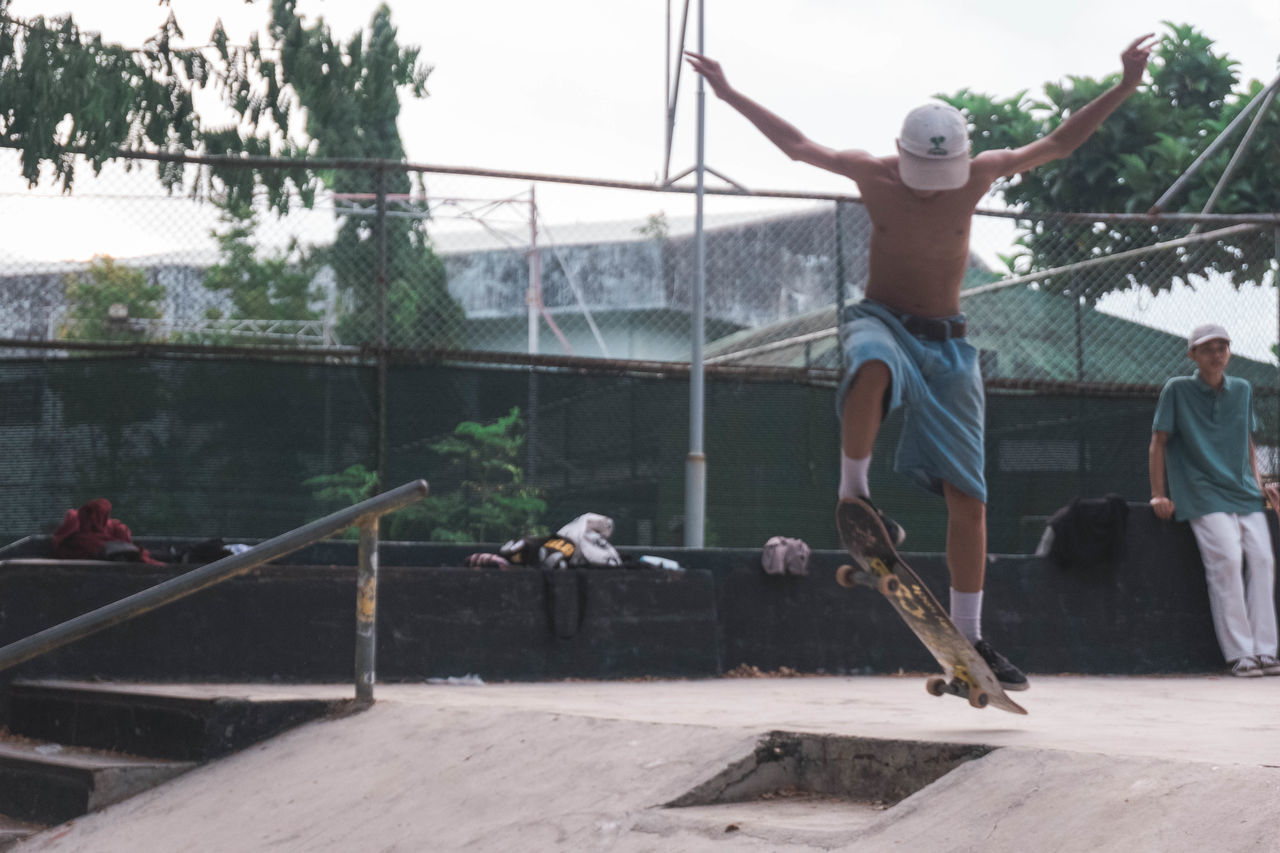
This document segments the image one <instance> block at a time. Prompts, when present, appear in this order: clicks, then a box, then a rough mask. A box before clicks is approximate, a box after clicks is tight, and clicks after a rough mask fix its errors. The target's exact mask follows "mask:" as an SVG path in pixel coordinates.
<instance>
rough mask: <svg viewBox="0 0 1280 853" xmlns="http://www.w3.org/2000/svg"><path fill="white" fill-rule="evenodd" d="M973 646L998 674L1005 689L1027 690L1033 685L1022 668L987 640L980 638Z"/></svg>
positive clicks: (997, 677)
mask: <svg viewBox="0 0 1280 853" xmlns="http://www.w3.org/2000/svg"><path fill="white" fill-rule="evenodd" d="M973 647H974V648H975V649H976V650H977V652H978V654H980V655H982V659H983V660H985V661H986V662H987V666H989V667H991V671H992V672H994V673H995V674H996V680H997V681H999V682H1000V686H1001V687H1003V688H1004V689H1005V690H1026V689H1027V688H1028V687H1030V686H1031V685H1030V684H1028V683H1027V677H1026V676H1025V675H1023V674H1022V670H1020V669H1018V668H1017V667H1016V666H1014V665H1013V664H1011V663H1009V659H1008V658H1006V657H1005V656H1004V655H1002V654H1000V653H999V652H998V651H996V650H995V649H993V648H991V644H990V643H988V642H987V641H986V640H979V641H978V642H976V643H974V644H973Z"/></svg>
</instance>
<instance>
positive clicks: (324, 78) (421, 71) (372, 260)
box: [231, 0, 463, 347]
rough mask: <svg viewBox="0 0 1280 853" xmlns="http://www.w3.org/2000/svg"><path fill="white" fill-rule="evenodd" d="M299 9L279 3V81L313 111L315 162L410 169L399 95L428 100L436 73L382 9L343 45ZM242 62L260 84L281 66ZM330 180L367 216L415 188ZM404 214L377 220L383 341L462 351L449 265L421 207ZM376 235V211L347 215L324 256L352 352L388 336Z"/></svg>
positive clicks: (374, 180) (404, 180)
mask: <svg viewBox="0 0 1280 853" xmlns="http://www.w3.org/2000/svg"><path fill="white" fill-rule="evenodd" d="M295 7H296V0H274V2H273V4H272V18H271V36H272V38H273V40H274V41H275V42H276V43H277V44H278V45H279V46H280V62H279V71H280V74H281V80H282V82H283V83H284V84H285V85H287V86H289V87H291V89H292V90H293V91H294V92H295V93H296V94H297V97H298V101H299V103H300V104H301V105H302V107H303V108H304V109H305V110H306V129H307V134H308V136H309V137H310V138H311V139H312V140H314V142H315V153H316V155H317V156H320V157H331V158H341V159H347V158H351V159H373V160H391V161H399V160H403V159H404V145H403V143H402V142H401V139H400V132H399V130H398V129H397V127H396V119H397V117H398V116H399V114H400V101H399V98H398V97H397V95H396V93H397V92H398V91H400V90H401V89H407V90H408V91H409V92H411V93H412V94H413V95H414V96H415V97H423V96H424V95H425V94H426V80H427V75H428V74H429V73H430V69H429V68H427V67H425V66H423V65H422V64H421V63H419V61H418V49H417V48H412V47H411V48H402V47H400V45H399V42H398V40H397V33H396V29H395V27H394V26H392V23H391V10H390V9H389V8H387V6H386V5H381V6H379V7H378V9H377V10H376V11H375V12H374V14H373V18H372V20H371V21H370V23H369V29H368V32H367V33H366V34H357V35H355V36H353V37H352V38H351V39H350V40H349V41H347V42H346V43H345V44H339V43H338V42H336V41H335V40H334V38H333V35H332V33H331V32H330V31H329V28H328V26H327V25H326V24H325V22H324V20H323V19H320V20H318V21H317V22H316V23H315V24H313V25H310V26H308V25H307V24H306V23H305V22H304V21H303V19H301V18H300V17H298V15H297V14H296V10H295ZM241 56H242V58H245V59H247V60H248V61H249V62H250V63H253V62H256V63H257V65H256V70H257V73H258V74H259V75H261V76H264V77H266V76H270V75H272V74H273V73H274V71H275V68H276V66H275V64H274V63H271V62H268V61H266V60H263V59H262V55H261V53H260V52H259V53H256V54H254V53H251V54H242V55H241ZM232 58H235V57H232ZM231 65H232V67H236V66H237V63H235V62H232V63H231ZM250 67H252V65H251V66H250ZM325 179H326V183H327V184H328V185H329V187H330V188H331V189H332V190H333V192H334V193H335V194H336V195H338V196H339V197H345V198H361V199H365V200H366V203H365V205H364V207H365V209H368V208H370V207H371V206H372V205H371V204H369V203H368V200H369V199H371V198H373V197H374V196H375V195H376V194H377V193H379V191H381V192H382V193H384V194H390V195H393V196H399V197H400V198H401V199H405V198H407V197H408V195H409V191H410V189H411V188H412V187H411V185H410V181H409V176H408V174H407V173H405V172H402V171H389V170H388V171H383V172H382V173H381V174H379V173H378V172H376V171H374V170H357V169H343V170H338V171H336V172H334V173H332V174H329V175H326V176H325ZM397 212H408V213H409V214H411V216H410V217H403V216H396V217H383V218H382V219H381V220H380V221H381V227H382V228H383V229H384V230H385V235H384V236H385V241H386V256H385V265H384V270H385V276H386V281H385V294H384V297H385V303H384V308H385V314H386V319H385V341H386V343H387V344H389V345H391V346H401V347H417V346H433V345H434V346H455V345H457V343H458V342H459V336H460V330H461V327H462V321H463V313H462V308H461V306H459V305H458V304H457V302H455V301H454V300H453V298H452V297H451V296H450V295H449V292H448V290H447V288H446V284H445V272H444V264H443V263H442V262H441V261H440V258H439V257H438V256H437V255H436V254H435V252H433V251H432V249H431V244H430V240H429V238H428V236H427V233H426V229H425V221H426V216H427V214H428V211H427V210H426V209H425V206H424V205H417V206H412V205H410V206H401V209H400V210H398V211H397ZM377 228H378V220H377V217H376V215H375V214H374V213H373V212H367V213H348V214H347V215H345V217H344V219H343V221H342V224H341V226H340V227H339V230H338V236H337V239H336V240H335V241H334V243H333V246H332V247H331V249H330V250H329V251H328V253H327V256H326V257H327V260H328V262H329V264H330V265H331V266H332V267H333V270H334V274H335V276H336V278H337V282H338V287H339V289H340V290H342V291H343V292H344V293H347V294H348V295H349V296H350V298H351V305H352V308H351V312H350V313H349V315H348V316H347V317H346V318H345V320H344V322H343V323H342V324H341V325H340V326H339V335H340V336H341V337H342V338H343V339H344V340H345V341H347V342H350V343H370V342H378V341H379V340H380V338H381V335H380V332H381V331H382V330H383V318H382V316H381V312H380V310H379V299H378V293H377V288H378V282H377V279H376V270H378V268H379V264H380V258H379V253H380V251H381V246H380V242H379V237H380V235H379V233H378V230H377Z"/></svg>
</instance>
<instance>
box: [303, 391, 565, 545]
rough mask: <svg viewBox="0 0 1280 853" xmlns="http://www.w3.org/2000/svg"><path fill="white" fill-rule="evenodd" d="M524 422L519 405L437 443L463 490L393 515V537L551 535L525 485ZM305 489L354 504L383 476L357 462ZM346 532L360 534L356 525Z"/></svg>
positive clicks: (534, 494) (536, 496)
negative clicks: (487, 422)
mask: <svg viewBox="0 0 1280 853" xmlns="http://www.w3.org/2000/svg"><path fill="white" fill-rule="evenodd" d="M523 425H524V421H523V420H522V419H521V417H520V410H519V408H513V409H512V410H511V411H510V412H508V413H507V414H506V415H505V416H503V417H501V418H498V419H497V420H496V421H494V422H493V423H491V424H481V423H478V422H476V421H463V422H462V423H460V424H458V425H457V427H455V428H454V431H453V434H452V435H450V436H448V437H446V438H444V439H441V440H440V441H437V442H435V443H433V444H432V445H431V449H432V450H433V451H435V452H436V453H437V454H438V455H439V456H440V457H441V460H442V461H443V462H444V465H445V467H446V468H447V469H449V470H450V471H451V472H452V474H453V476H455V477H457V478H458V487H457V490H456V491H453V492H447V493H444V494H435V493H433V494H432V495H430V496H429V497H427V498H425V499H423V500H422V501H421V502H419V503H416V504H412V505H410V506H408V507H405V508H404V509H402V510H400V511H399V512H397V513H395V514H394V515H391V516H388V522H387V532H388V535H389V536H391V537H392V538H398V537H406V536H410V535H413V536H425V537H427V538H429V539H431V540H433V541H437V542H489V541H493V540H494V539H506V538H512V537H516V536H524V535H529V536H540V535H545V533H546V528H545V527H543V526H542V524H541V522H540V519H541V517H542V514H543V513H544V512H546V510H547V504H546V502H545V501H544V500H543V499H542V494H541V492H540V490H538V489H537V488H534V487H533V486H530V485H528V484H527V483H526V482H525V481H524V469H523V468H522V467H521V465H520V457H521V455H522V453H523V449H524V435H523V433H522V432H521V430H522V428H523ZM303 485H305V486H310V487H312V488H313V489H315V495H316V497H317V498H319V499H320V500H321V501H324V502H328V503H330V504H334V505H336V506H350V505H351V504H354V503H358V502H359V501H362V500H365V499H367V498H369V497H372V496H373V490H374V488H375V487H376V485H377V476H376V475H375V474H374V473H373V472H372V471H369V470H368V469H367V468H366V467H365V466H363V465H352V466H350V467H349V468H347V469H346V470H344V471H341V472H339V473H337V474H326V475H322V476H319V477H312V478H310V479H308V480H306V481H305V482H304V483H303ZM345 535H347V536H353V535H355V530H354V528H352V529H351V530H348V531H346V532H345Z"/></svg>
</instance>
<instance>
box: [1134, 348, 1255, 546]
mask: <svg viewBox="0 0 1280 853" xmlns="http://www.w3.org/2000/svg"><path fill="white" fill-rule="evenodd" d="M1224 380H1225V381H1224V382H1223V385H1222V388H1221V389H1220V390H1217V391H1215V390H1214V389H1213V388H1210V387H1209V385H1208V384H1207V383H1206V382H1205V381H1204V380H1203V379H1201V378H1200V371H1198V370H1197V371H1196V372H1195V373H1194V374H1193V375H1191V376H1175V377H1174V378H1173V379H1170V380H1169V381H1168V382H1167V383H1165V386H1164V390H1162V391H1161V392H1160V402H1159V403H1157V404H1156V416H1155V420H1154V421H1153V422H1152V424H1151V429H1152V431H1153V432H1154V431H1157V430H1158V431H1160V432H1167V433H1168V434H1169V441H1168V443H1167V444H1166V445H1165V448H1166V453H1165V472H1166V473H1165V478H1166V483H1167V486H1168V489H1169V497H1170V498H1172V499H1173V505H1174V513H1175V517H1176V518H1177V519H1178V520H1179V521H1185V520H1187V519H1191V518H1199V517H1200V516H1202V515H1208V514H1209V513H1211V512H1231V513H1250V512H1258V511H1260V510H1261V509H1262V492H1261V491H1260V490H1259V489H1258V481H1257V479H1256V478H1255V477H1254V476H1253V466H1252V465H1251V464H1250V463H1249V436H1250V435H1252V434H1253V431H1254V430H1255V429H1257V418H1256V417H1255V416H1254V413H1253V386H1251V385H1250V384H1249V383H1248V381H1247V380H1244V379H1239V378H1237V377H1234V376H1226V377H1224Z"/></svg>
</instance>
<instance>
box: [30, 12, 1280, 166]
mask: <svg viewBox="0 0 1280 853" xmlns="http://www.w3.org/2000/svg"><path fill="white" fill-rule="evenodd" d="M697 2H698V0H693V4H692V5H693V7H694V9H695V10H696V6H697ZM376 5H377V4H376V3H372V2H367V0H340V2H339V1H338V0H300V2H299V4H298V7H299V9H300V10H301V11H302V12H303V13H304V14H308V15H310V16H316V15H320V16H323V17H325V19H326V20H328V21H329V22H330V23H331V25H332V28H333V29H334V31H335V32H336V33H338V34H342V35H346V34H349V33H352V32H355V31H356V30H357V29H359V28H361V27H362V26H364V25H365V24H367V22H368V19H369V17H370V15H371V13H372V11H373V9H374V8H375V7H376ZM671 5H672V6H673V7H674V8H673V9H672V15H673V17H678V16H679V14H680V12H681V7H682V5H683V0H671ZM391 8H392V13H393V19H394V20H395V21H396V23H397V24H398V26H399V31H400V40H401V43H402V44H416V45H419V46H420V47H421V48H422V57H423V59H424V60H425V61H426V62H427V63H429V64H431V65H432V66H434V71H433V72H432V74H431V76H430V78H429V84H428V85H429V89H430V91H431V96H430V97H429V98H426V99H424V100H422V101H418V102H409V103H406V104H405V107H404V113H403V119H402V123H401V132H402V134H403V136H404V139H405V144H406V147H407V149H408V154H409V158H410V159H411V160H413V161H415V162H422V163H433V164H443V165H461V166H478V167H484V168H491V169H511V170H526V171H538V172H550V173H558V174H569V175H586V176H595V177H606V178H616V179H626V180H641V181H644V180H651V179H653V178H654V177H655V176H657V174H658V173H659V172H660V170H661V168H662V151H663V123H662V119H663V109H664V108H663V89H664V50H665V35H664V34H665V29H666V15H667V5H666V2H665V0H541V2H530V1H529V0H465V2H459V0H449V2H430V0H427V2H421V0H419V2H412V3H406V2H400V3H397V2H395V0H392V2H391ZM170 9H172V11H173V13H174V14H175V15H176V16H177V18H178V20H179V22H180V23H181V24H182V26H183V28H184V29H185V31H186V34H187V37H188V39H189V40H190V41H192V42H194V43H207V39H208V35H209V33H210V32H211V31H212V29H213V22H214V20H215V19H216V18H218V17H221V18H222V20H223V22H224V24H225V25H226V27H227V28H228V30H229V31H230V33H231V35H232V37H233V38H236V39H243V38H244V37H245V36H246V35H247V34H248V33H249V32H251V31H254V30H259V31H261V30H264V29H265V26H264V25H265V19H266V16H267V14H268V4H267V3H266V2H265V0H259V2H257V3H254V4H249V5H246V4H245V3H243V2H241V0H172V4H171V6H170V7H162V6H159V5H158V4H157V2H156V0H110V2H102V0H15V2H14V3H13V4H12V10H13V12H14V13H16V14H18V15H31V14H36V13H43V14H47V15H53V14H57V13H59V12H70V13H72V14H74V15H75V17H76V19H77V20H78V21H79V22H80V23H81V25H82V26H83V27H85V28H87V29H93V30H98V31H100V32H102V34H103V35H104V37H105V38H107V39H108V40H111V41H119V42H122V43H125V44H138V43H140V42H141V41H142V40H143V39H145V38H146V36H148V35H149V34H151V33H153V32H155V30H156V28H157V26H158V24H159V23H160V22H161V21H162V20H163V19H164V18H165V17H166V16H167V15H168V14H169V11H170ZM705 15H706V29H705V38H706V42H705V44H706V50H707V52H708V53H710V54H711V55H712V56H715V57H717V58H719V59H720V60H721V61H722V63H723V64H724V66H725V68H726V70H727V72H728V74H729V77H730V80H731V81H732V82H733V83H734V84H735V85H736V86H738V87H739V88H740V89H742V90H743V91H745V92H747V93H748V94H750V95H752V96H753V97H755V98H756V99H757V100H760V101H761V102H763V103H764V104H765V105H766V106H769V107H770V108H772V109H774V110H776V111H777V112H779V113H781V114H782V115H783V116H784V117H786V118H788V119H789V120H791V121H792V122H794V123H795V124H797V125H798V126H799V127H800V128H801V129H802V130H804V131H805V132H806V133H808V134H809V135H810V136H811V137H813V138H815V139H817V140H819V141H821V142H824V143H826V144H830V145H834V146H837V147H859V148H866V149H868V150H872V151H875V152H879V151H888V150H890V149H891V147H892V144H893V139H894V137H895V135H896V131H897V126H898V122H899V121H900V120H901V117H902V115H903V114H904V113H905V112H906V111H907V110H908V109H909V108H910V107H911V106H914V105H915V104H916V103H918V102H919V101H921V100H924V99H926V98H927V97H929V96H930V95H932V94H934V93H936V92H940V91H946V92H950V91H954V90H955V89H957V88H960V87H964V86H967V87H969V88H973V89H976V90H979V91H987V92H990V93H992V94H997V95H1010V94H1013V93H1015V92H1017V91H1019V90H1021V89H1024V88H1038V87H1039V86H1040V85H1041V84H1043V83H1044V82H1045V81H1047V80H1060V79H1062V78H1063V77H1065V76H1067V75H1072V74H1075V75H1089V76H1099V75H1104V74H1107V73H1110V72H1112V71H1116V70H1118V69H1119V59H1118V55H1119V53H1120V50H1121V48H1123V47H1124V45H1125V44H1126V43H1127V42H1128V41H1129V40H1130V39H1132V38H1133V37H1135V36H1137V35H1140V34H1141V33H1143V32H1147V31H1152V30H1160V29H1161V23H1160V22H1161V21H1162V20H1171V21H1175V22H1180V23H1182V22H1185V23H1191V24H1193V25H1195V26H1197V27H1198V28H1200V29H1201V30H1202V31H1203V32H1205V33H1206V34H1207V35H1208V36H1209V37H1210V38H1213V39H1214V40H1215V41H1216V42H1217V46H1218V48H1219V49H1220V50H1222V51H1225V52H1226V53H1228V54H1229V55H1230V56H1232V57H1233V58H1235V59H1238V60H1239V61H1240V62H1241V69H1240V70H1241V72H1242V74H1243V75H1244V76H1245V77H1254V78H1259V79H1262V80H1263V81H1264V82H1267V81H1270V80H1271V79H1272V78H1273V77H1274V76H1275V74H1276V73H1277V68H1276V59H1277V55H1280V2H1276V0H1219V2H1213V3H1210V2H1205V0H1159V2H1156V0H1072V2H1067V3H1035V2H1027V0H1018V1H1017V2H1012V0H970V2H956V0H910V2H874V3H873V2H850V0H791V2H789V3H779V2H762V0H706V13H705ZM691 17H692V16H691ZM690 23H691V26H690V33H689V39H688V42H689V44H690V45H691V46H692V45H694V44H695V43H696V41H695V39H696V29H695V27H694V23H695V22H694V21H691V22H690ZM684 79H685V83H692V78H691V77H689V76H686V77H685V78H684ZM692 96H693V88H692V86H686V87H685V90H684V93H683V95H682V101H683V104H682V110H681V114H680V121H679V124H678V126H677V131H676V133H677V149H676V154H675V157H674V158H673V171H679V170H680V169H682V168H684V167H685V166H688V165H691V164H692V157H693V147H692V144H693V130H694V127H693V120H692V116H693V113H692V107H693V97H692ZM708 101H709V107H708V141H707V158H708V162H710V163H712V164H713V165H715V166H716V167H717V168H718V169H720V170H721V171H724V172H726V173H729V174H730V175H731V176H733V177H735V178H737V179H738V180H740V181H742V182H744V183H748V184H751V185H755V186H771V187H786V188H791V187H800V186H807V187H815V188H824V189H829V190H831V189H838V186H837V184H838V182H839V179H837V178H834V177H827V176H825V175H823V174H822V173H820V172H818V171H817V170H814V169H813V168H812V167H807V166H803V165H800V164H793V163H791V162H790V161H788V160H786V158H785V157H782V156H781V155H780V154H778V153H777V152H776V151H774V150H773V149H772V148H771V147H770V146H769V144H768V143H766V142H764V141H763V140H761V139H760V138H758V135H757V134H756V133H755V131H754V130H753V129H752V128H750V127H749V126H748V125H747V124H746V123H745V122H744V121H742V120H741V119H740V118H738V117H737V116H736V115H735V114H733V113H732V111H731V110H729V109H728V108H727V107H725V106H724V105H723V104H720V103H719V102H716V101H715V100H714V98H710V97H709V99H708ZM675 161H678V162H675Z"/></svg>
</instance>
